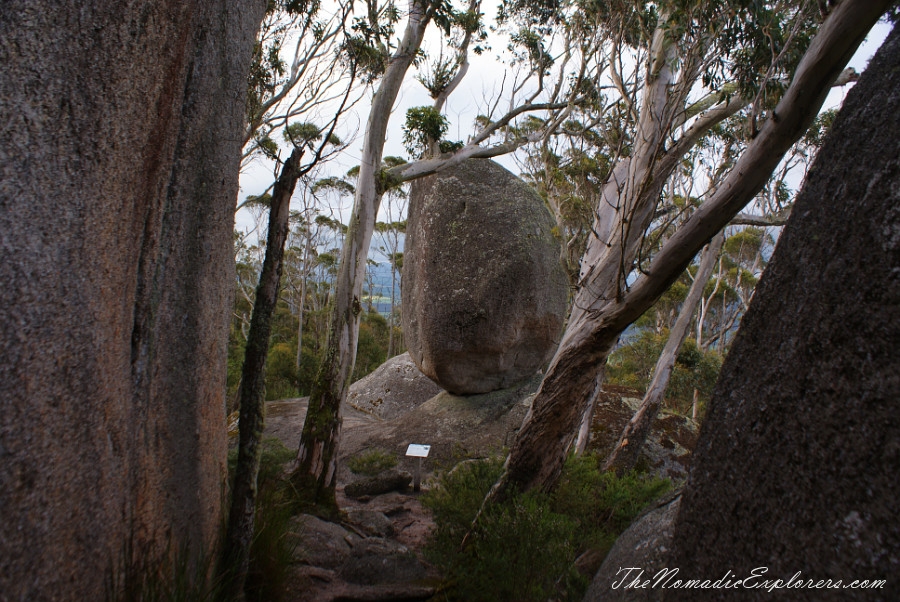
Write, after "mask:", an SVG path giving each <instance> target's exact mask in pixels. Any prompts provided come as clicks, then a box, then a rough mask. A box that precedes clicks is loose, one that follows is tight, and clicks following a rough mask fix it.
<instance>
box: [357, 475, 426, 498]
mask: <svg viewBox="0 0 900 602" xmlns="http://www.w3.org/2000/svg"><path fill="white" fill-rule="evenodd" d="M410 483H412V475H410V474H409V473H408V472H402V471H399V470H386V471H384V472H382V473H381V474H378V475H375V476H374V477H366V478H363V479H359V480H356V481H353V482H352V483H349V484H347V486H346V487H344V494H346V495H347V497H351V498H355V499H359V498H361V497H363V496H372V495H381V494H382V493H388V492H391V491H402V490H404V489H406V488H407V487H409V484H410Z"/></svg>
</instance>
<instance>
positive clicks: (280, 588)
mask: <svg viewBox="0 0 900 602" xmlns="http://www.w3.org/2000/svg"><path fill="white" fill-rule="evenodd" d="M261 447H262V449H261V453H260V461H259V476H258V477H257V496H256V514H255V519H254V527H255V529H254V533H253V543H252V544H251V546H250V570H249V572H248V573H247V582H246V585H245V587H244V591H245V593H246V595H247V600H248V602H264V601H272V602H279V601H280V600H284V599H285V596H286V594H287V592H286V584H287V577H288V572H289V569H290V566H291V562H292V561H293V556H294V549H295V544H294V543H293V542H292V541H291V539H290V537H289V534H290V526H291V525H290V519H291V516H292V515H293V512H294V506H295V499H294V495H293V489H292V487H291V485H290V481H289V480H288V478H287V475H286V466H287V464H288V463H289V462H290V461H291V460H293V459H294V452H293V451H292V450H290V449H288V448H287V447H285V446H284V444H283V443H281V441H279V440H278V439H275V438H266V439H263V441H262V446H261ZM236 463H237V450H236V449H235V450H232V451H231V452H230V453H229V455H228V464H229V473H230V474H233V472H234V466H235V465H236Z"/></svg>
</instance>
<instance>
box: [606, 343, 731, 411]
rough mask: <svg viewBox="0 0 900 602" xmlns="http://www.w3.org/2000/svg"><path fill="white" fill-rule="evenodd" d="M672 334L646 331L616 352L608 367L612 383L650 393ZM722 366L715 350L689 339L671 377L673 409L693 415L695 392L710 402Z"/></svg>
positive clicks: (669, 396) (668, 394)
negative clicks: (660, 357) (661, 357)
mask: <svg viewBox="0 0 900 602" xmlns="http://www.w3.org/2000/svg"><path fill="white" fill-rule="evenodd" d="M668 337H669V333H668V332H667V331H664V332H663V333H662V334H657V333H655V332H653V331H650V330H645V331H643V332H642V333H641V334H640V336H638V337H637V338H636V339H635V340H634V341H632V342H631V343H629V344H627V345H623V346H622V347H619V348H618V349H616V350H615V351H614V352H613V353H612V354H610V356H609V361H608V362H607V364H606V379H607V381H608V382H609V383H610V384H614V385H621V386H625V387H632V388H635V389H639V390H641V391H646V390H647V387H648V386H649V385H650V379H651V377H652V375H653V369H654V368H655V367H656V361H657V360H658V359H659V356H660V354H661V353H662V350H663V347H664V346H665V344H666V340H667V339H668ZM721 367H722V357H721V356H720V355H719V354H718V353H716V352H715V351H711V350H710V351H703V350H702V349H700V348H699V347H698V346H697V343H696V341H695V340H694V339H690V338H689V339H686V340H685V342H684V344H683V345H682V346H681V349H680V350H679V352H678V356H677V357H676V358H675V366H673V368H672V374H671V376H670V377H669V384H668V386H667V387H666V394H665V396H666V400H667V407H669V409H673V410H677V411H679V412H681V413H689V412H690V409H691V404H692V402H693V397H694V389H697V390H698V391H699V392H700V399H701V400H702V401H706V400H707V399H708V398H709V396H710V395H711V394H712V389H713V387H714V386H715V384H716V379H717V378H718V376H719V369H720V368H721Z"/></svg>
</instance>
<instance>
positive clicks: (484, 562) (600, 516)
mask: <svg viewBox="0 0 900 602" xmlns="http://www.w3.org/2000/svg"><path fill="white" fill-rule="evenodd" d="M599 462H600V459H599V458H598V457H597V456H595V455H585V456H582V457H580V458H574V457H573V458H570V459H569V461H568V462H567V463H566V466H565V468H564V470H563V474H562V477H561V479H560V482H559V484H558V486H557V488H556V489H555V491H554V492H553V493H552V494H550V495H547V494H542V493H534V492H529V493H527V494H524V495H516V496H513V497H512V498H511V499H510V500H508V501H506V502H504V503H502V504H494V505H491V506H488V507H486V508H485V510H484V512H483V513H482V515H481V516H480V517H479V520H478V524H477V526H476V527H475V529H474V531H473V532H472V534H471V536H470V538H469V541H468V542H467V545H466V546H465V548H461V546H460V544H461V542H462V540H463V537H464V536H465V534H466V533H467V532H468V531H469V529H470V528H471V527H472V521H473V520H474V519H475V516H476V514H477V513H478V511H479V508H481V504H482V501H483V500H484V497H485V496H486V495H487V493H488V491H489V490H490V488H491V486H492V485H493V484H494V482H495V481H496V480H497V478H499V476H500V474H501V472H502V462H501V460H499V459H492V460H478V461H469V462H464V463H462V464H460V465H459V466H458V467H457V468H456V469H454V470H452V471H450V472H449V473H447V474H446V475H444V476H443V477H442V478H441V480H440V482H439V483H438V484H437V486H436V487H434V488H433V489H432V490H431V491H429V492H428V493H426V494H425V495H424V496H423V502H424V503H425V505H426V506H427V507H428V508H429V509H431V511H432V513H433V515H434V519H435V522H436V524H437V527H436V529H435V532H434V534H433V536H432V539H431V541H430V542H429V545H428V547H427V549H426V554H427V555H428V557H429V560H431V561H432V562H433V563H434V564H435V565H437V566H438V567H440V568H441V569H442V571H443V572H444V575H445V577H446V579H447V583H446V588H445V589H444V590H443V593H442V596H443V598H444V599H445V600H454V601H455V600H465V601H473V602H478V601H485V602H488V601H495V600H517V601H528V600H535V601H545V600H548V599H554V600H581V598H582V596H583V594H584V591H585V589H586V588H587V585H588V581H587V577H586V576H584V575H581V574H580V573H579V572H578V570H577V569H576V567H575V559H576V558H578V556H580V555H581V554H583V553H584V552H586V551H588V550H596V551H598V552H599V553H600V554H601V555H605V554H606V553H607V552H608V551H609V548H610V547H611V546H612V544H613V543H614V542H615V539H616V537H618V535H619V534H620V533H621V532H622V531H624V530H625V529H626V528H627V527H628V525H629V524H630V523H631V521H632V520H633V519H634V518H635V517H636V516H637V515H638V514H639V513H640V512H641V510H643V508H645V507H646V506H647V504H649V503H650V502H651V501H653V500H654V499H656V498H657V497H659V496H660V495H662V494H663V493H665V492H666V491H667V490H668V489H669V488H670V483H669V481H667V480H663V479H658V478H655V477H650V476H647V475H638V474H635V473H630V474H627V475H625V476H624V477H622V478H617V477H616V476H615V474H613V473H603V472H601V470H600V467H599Z"/></svg>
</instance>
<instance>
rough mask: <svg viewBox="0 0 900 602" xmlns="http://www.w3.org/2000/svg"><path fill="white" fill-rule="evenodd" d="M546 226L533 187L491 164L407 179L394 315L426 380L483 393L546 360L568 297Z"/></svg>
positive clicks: (471, 163)
mask: <svg viewBox="0 0 900 602" xmlns="http://www.w3.org/2000/svg"><path fill="white" fill-rule="evenodd" d="M554 225H555V224H554V220H553V218H552V216H551V215H550V213H549V211H548V210H547V209H546V207H545V206H544V203H543V201H542V200H541V198H540V197H539V196H538V195H537V193H536V192H535V191H534V190H533V189H532V188H531V187H530V186H528V185H527V184H526V183H525V182H523V181H522V180H521V179H519V178H518V177H516V176H515V175H513V174H512V173H510V172H509V171H507V170H506V169H504V168H503V167H502V166H500V165H498V164H497V163H494V162H493V161H490V160H486V159H470V160H468V161H465V162H463V163H461V164H460V165H458V166H455V167H453V168H450V169H447V170H444V171H442V172H440V173H438V174H436V175H433V176H428V177H426V178H422V179H420V180H416V181H415V182H413V185H412V190H411V194H410V207H409V218H408V223H407V234H406V244H405V249H404V258H403V291H402V304H403V305H402V308H403V311H402V318H403V332H404V336H405V338H406V342H407V346H408V348H409V353H410V356H411V357H412V359H413V361H414V362H415V363H416V365H417V366H418V368H419V369H420V370H421V371H422V372H423V373H424V374H425V375H426V376H428V377H429V378H431V379H432V380H434V381H435V382H436V383H438V384H439V385H440V386H441V387H443V388H444V389H446V390H447V391H449V392H451V393H454V394H457V395H471V394H477V393H486V392H488V391H494V390H497V389H503V388H506V387H510V386H513V385H515V384H516V383H518V382H521V381H522V380H524V379H526V378H528V377H529V376H531V375H532V374H534V373H535V372H536V371H537V370H539V369H540V368H541V366H542V365H543V364H544V363H545V362H547V361H548V360H549V359H550V356H551V355H552V354H553V352H554V351H555V349H556V347H557V345H558V343H559V338H560V335H561V333H562V326H563V321H564V319H565V313H566V296H567V279H566V275H565V271H564V270H563V267H562V264H561V263H560V251H559V244H558V242H557V241H556V240H555V238H554V235H553V227H554Z"/></svg>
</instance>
